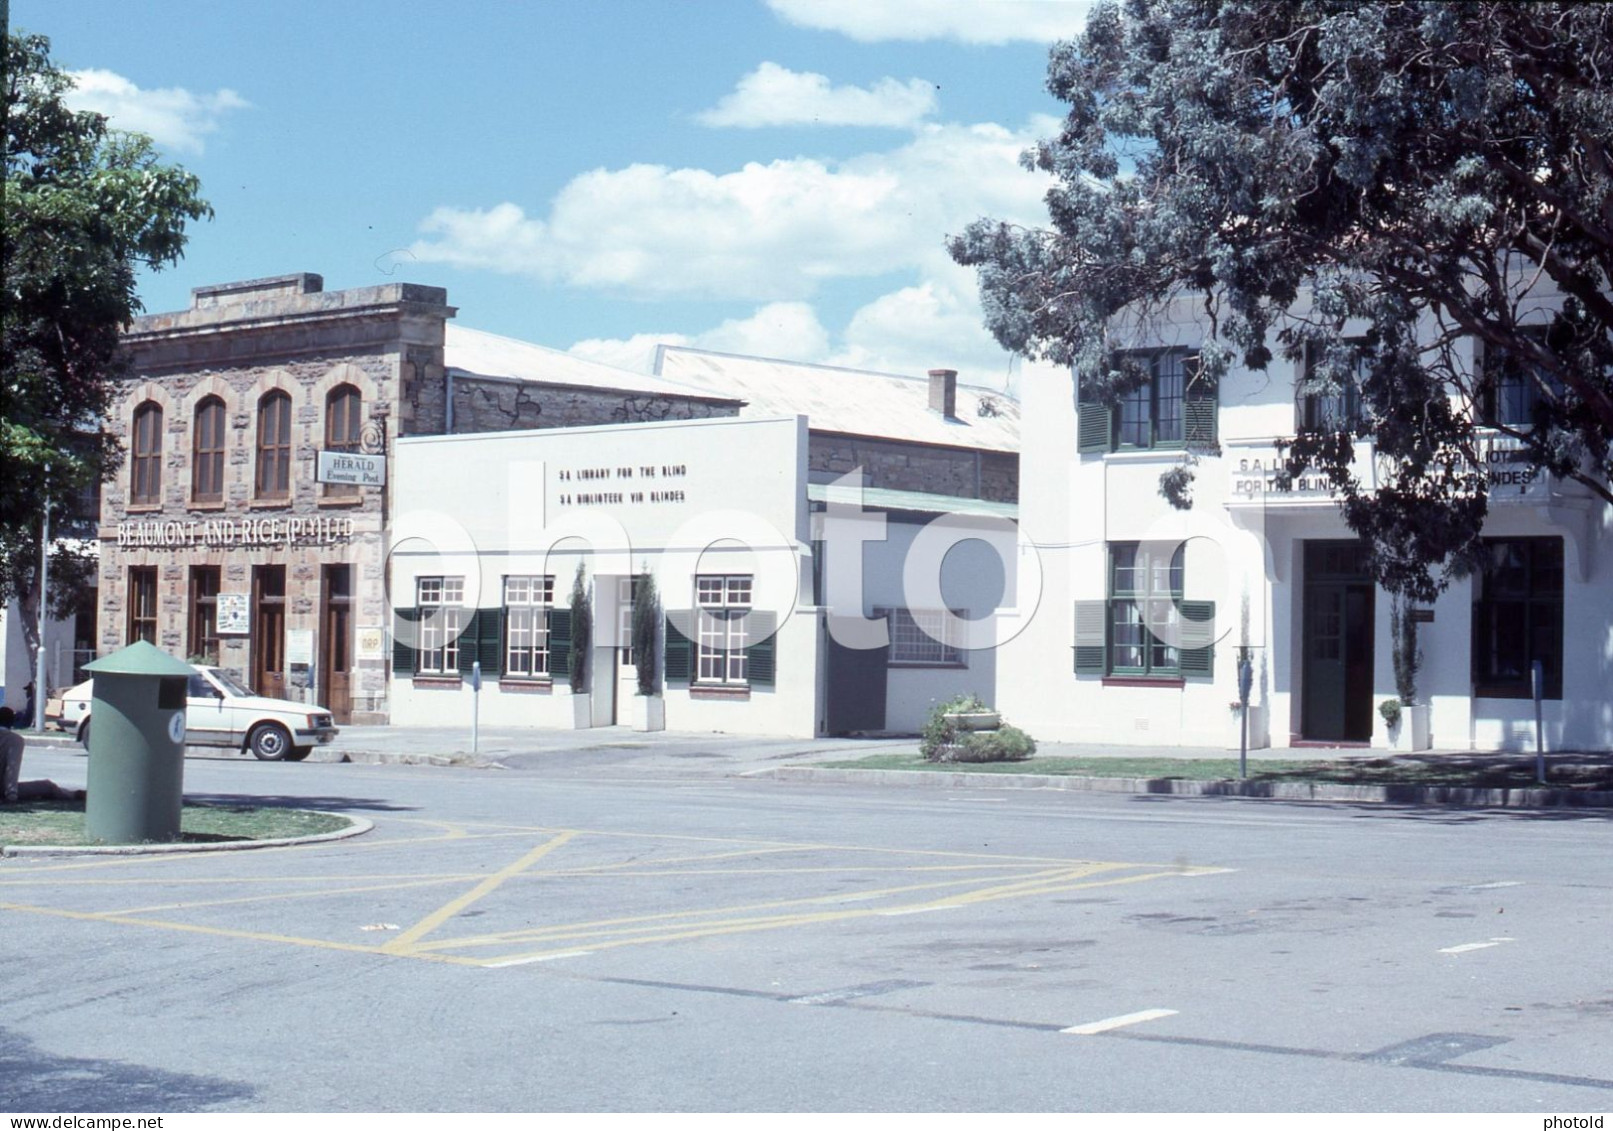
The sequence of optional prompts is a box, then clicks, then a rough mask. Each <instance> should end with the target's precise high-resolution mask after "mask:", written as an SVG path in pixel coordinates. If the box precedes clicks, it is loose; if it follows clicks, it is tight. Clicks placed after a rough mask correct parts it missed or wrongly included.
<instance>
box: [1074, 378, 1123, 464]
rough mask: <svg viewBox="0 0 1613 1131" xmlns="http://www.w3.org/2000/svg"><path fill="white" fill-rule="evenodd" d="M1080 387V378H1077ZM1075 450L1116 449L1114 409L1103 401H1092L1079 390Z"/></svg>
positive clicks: (1076, 409) (1076, 400)
mask: <svg viewBox="0 0 1613 1131" xmlns="http://www.w3.org/2000/svg"><path fill="white" fill-rule="evenodd" d="M1076 382H1077V388H1079V382H1080V378H1079V377H1077V378H1076ZM1075 413H1076V418H1075V450H1076V451H1078V452H1107V451H1113V450H1114V436H1115V431H1114V410H1113V409H1111V408H1110V407H1109V406H1108V405H1106V404H1104V403H1102V402H1101V401H1090V400H1088V399H1087V398H1086V396H1085V394H1083V393H1080V392H1077V394H1076V398H1075Z"/></svg>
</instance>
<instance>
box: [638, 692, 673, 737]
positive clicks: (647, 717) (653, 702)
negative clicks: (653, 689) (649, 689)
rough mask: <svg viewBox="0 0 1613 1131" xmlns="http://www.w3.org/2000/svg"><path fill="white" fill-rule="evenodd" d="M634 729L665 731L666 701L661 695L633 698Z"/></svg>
mask: <svg viewBox="0 0 1613 1131" xmlns="http://www.w3.org/2000/svg"><path fill="white" fill-rule="evenodd" d="M633 729H634V730H643V731H650V730H665V729H666V700H665V699H663V698H662V697H661V696H659V695H635V696H633Z"/></svg>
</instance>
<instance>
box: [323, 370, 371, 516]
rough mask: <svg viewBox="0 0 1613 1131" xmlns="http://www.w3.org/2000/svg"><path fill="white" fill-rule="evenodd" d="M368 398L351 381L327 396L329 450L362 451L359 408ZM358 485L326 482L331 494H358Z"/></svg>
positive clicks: (326, 448)
mask: <svg viewBox="0 0 1613 1131" xmlns="http://www.w3.org/2000/svg"><path fill="white" fill-rule="evenodd" d="M363 407H364V398H363V397H361V396H360V395H359V391H358V390H357V389H355V388H354V387H353V386H351V385H337V386H336V387H335V388H334V389H332V390H331V391H330V395H329V396H328V397H326V398H325V450H326V451H327V452H356V451H358V430H359V410H360V409H362V408H363ZM358 493H359V489H358V487H357V486H355V485H353V484H349V483H330V484H326V486H325V495H326V497H328V498H341V497H343V496H352V495H357V494H358Z"/></svg>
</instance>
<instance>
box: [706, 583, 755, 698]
mask: <svg viewBox="0 0 1613 1131" xmlns="http://www.w3.org/2000/svg"><path fill="white" fill-rule="evenodd" d="M695 606H696V609H697V611H698V616H699V618H700V628H699V637H700V639H699V640H698V641H696V647H697V655H696V666H695V681H696V682H697V683H738V684H743V683H745V682H746V678H745V645H746V644H747V643H749V641H748V639H747V635H746V624H745V621H746V617H747V616H748V615H749V613H750V608H751V575H750V574H748V573H744V574H703V575H700V576H697V577H696V578H695Z"/></svg>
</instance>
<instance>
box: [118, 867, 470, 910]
mask: <svg viewBox="0 0 1613 1131" xmlns="http://www.w3.org/2000/svg"><path fill="white" fill-rule="evenodd" d="M474 878H475V877H473V876H442V877H439V878H435V879H426V880H415V879H400V880H398V881H396V882H394V883H386V884H365V885H364V886H363V887H352V888H318V889H316V890H311V891H282V892H275V893H274V894H273V895H242V896H237V897H236V898H234V899H197V900H187V901H185V902H182V903H154V904H152V905H151V906H149V907H127V908H123V909H122V910H119V911H99V912H96V914H97V915H100V916H102V917H104V918H108V919H111V918H117V917H119V916H124V915H145V914H149V913H150V912H153V911H184V910H189V909H191V908H195V907H226V906H230V905H232V904H237V903H274V902H278V901H284V900H293V899H321V898H323V897H325V896H329V895H358V894H360V893H361V892H366V891H403V890H405V889H407V888H423V887H432V886H434V885H436V884H449V883H458V882H461V881H463V880H469V879H474Z"/></svg>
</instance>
